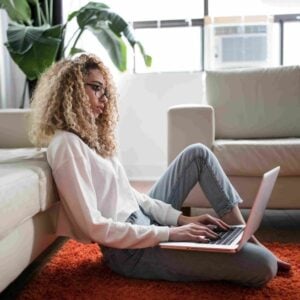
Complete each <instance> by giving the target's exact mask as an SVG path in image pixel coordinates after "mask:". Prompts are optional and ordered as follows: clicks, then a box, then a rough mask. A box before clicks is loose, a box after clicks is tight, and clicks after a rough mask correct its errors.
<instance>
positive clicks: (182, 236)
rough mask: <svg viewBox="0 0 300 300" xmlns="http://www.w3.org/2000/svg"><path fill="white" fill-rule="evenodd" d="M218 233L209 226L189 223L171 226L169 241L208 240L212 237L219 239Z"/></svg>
mask: <svg viewBox="0 0 300 300" xmlns="http://www.w3.org/2000/svg"><path fill="white" fill-rule="evenodd" d="M217 238H218V234H217V233H215V232H213V231H212V230H211V229H210V228H209V227H208V226H205V225H200V224H194V223H189V224H186V225H182V226H178V227H171V228H170V234H169V241H177V242H184V241H189V242H208V241H209V240H210V239H217Z"/></svg>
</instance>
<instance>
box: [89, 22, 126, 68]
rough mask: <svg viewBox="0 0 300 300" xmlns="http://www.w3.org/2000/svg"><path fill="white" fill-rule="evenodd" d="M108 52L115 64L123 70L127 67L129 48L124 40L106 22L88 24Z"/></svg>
mask: <svg viewBox="0 0 300 300" xmlns="http://www.w3.org/2000/svg"><path fill="white" fill-rule="evenodd" d="M87 29H88V30H90V31H91V32H92V33H93V34H94V35H95V36H96V38H97V39H98V40H99V41H100V43H101V44H102V45H103V47H104V48H105V49H106V51H107V52H108V54H109V56H110V58H111V60H112V62H113V63H114V65H115V66H116V67H117V68H118V69H119V70H120V71H121V72H124V71H126V68H127V48H126V45H125V43H124V41H123V40H122V39H121V38H120V37H118V36H117V35H116V34H114V32H113V31H111V30H110V28H109V27H108V25H107V24H106V23H105V22H97V24H92V23H91V24H90V25H89V26H87Z"/></svg>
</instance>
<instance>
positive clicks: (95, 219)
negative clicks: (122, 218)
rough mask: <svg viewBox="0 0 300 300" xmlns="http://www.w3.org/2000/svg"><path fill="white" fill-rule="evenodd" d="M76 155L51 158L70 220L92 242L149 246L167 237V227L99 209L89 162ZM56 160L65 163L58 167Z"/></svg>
mask: <svg viewBox="0 0 300 300" xmlns="http://www.w3.org/2000/svg"><path fill="white" fill-rule="evenodd" d="M63 152H65V151H60V153H63ZM76 154H77V153H75V154H74V153H73V154H72V155H71V154H70V155H68V156H67V159H66V156H65V155H64V158H63V159H60V158H59V157H57V159H52V160H51V161H52V163H53V168H52V171H53V177H54V180H55V183H56V185H57V188H58V191H59V194H60V198H61V201H62V202H63V206H64V208H65V210H66V212H67V214H68V217H69V218H70V220H71V221H72V222H73V223H75V224H74V225H75V226H76V227H78V228H79V229H80V230H81V231H82V232H83V234H85V235H86V236H87V237H88V238H89V239H90V240H91V241H93V242H96V243H99V244H102V245H105V246H108V247H113V248H146V247H152V246H155V245H157V244H158V243H159V242H162V241H167V240H168V238H169V228H168V227H167V226H155V225H151V226H141V225H132V224H130V223H125V222H117V221H114V220H112V219H111V218H105V217H104V216H102V214H101V212H100V211H99V210H98V208H97V198H96V193H95V190H94V186H93V181H92V178H91V171H90V165H89V162H88V161H87V160H86V158H85V157H84V156H76ZM55 158H56V157H55ZM55 161H63V163H62V164H59V165H58V166H55ZM51 167H52V166H51Z"/></svg>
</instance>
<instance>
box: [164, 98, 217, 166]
mask: <svg viewBox="0 0 300 300" xmlns="http://www.w3.org/2000/svg"><path fill="white" fill-rule="evenodd" d="M214 139H215V121H214V109H213V107H212V106H210V105H197V104H193V105H176V106H172V107H170V108H169V110H168V164H170V162H171V161H172V160H173V159H174V158H175V157H176V156H177V155H178V153H180V152H181V151H182V150H183V149H184V148H185V147H187V146H188V145H190V144H194V143H202V144H204V145H206V146H207V147H209V148H211V147H212V144H213V141H214Z"/></svg>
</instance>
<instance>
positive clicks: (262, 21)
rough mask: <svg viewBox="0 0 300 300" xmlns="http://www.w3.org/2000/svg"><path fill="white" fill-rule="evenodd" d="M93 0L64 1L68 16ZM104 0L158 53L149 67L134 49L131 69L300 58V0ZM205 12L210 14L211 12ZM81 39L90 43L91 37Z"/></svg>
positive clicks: (177, 69) (252, 63) (181, 68)
mask: <svg viewBox="0 0 300 300" xmlns="http://www.w3.org/2000/svg"><path fill="white" fill-rule="evenodd" d="M87 2H88V0H74V1H64V2H63V5H64V12H65V18H66V16H67V14H68V13H69V12H70V11H73V10H75V9H79V8H80V7H81V6H83V5H85V4H86V3H87ZM104 3H106V4H107V5H109V6H110V7H111V8H112V10H114V11H116V12H117V13H119V14H120V15H121V16H123V17H124V18H125V19H126V21H128V22H130V23H131V24H132V26H133V28H134V31H135V36H136V37H137V38H138V39H139V40H140V41H141V42H142V44H143V45H144V47H145V50H146V52H147V53H148V54H150V55H151V56H152V58H153V64H152V67H151V68H147V67H146V66H145V65H144V62H143V60H142V58H141V56H140V55H139V54H137V55H134V52H132V51H128V53H129V55H130V57H129V67H130V70H132V71H134V72H137V73H148V72H180V71H202V70H205V69H223V68H238V67H253V66H274V65H282V64H297V63H299V62H300V58H299V55H298V54H297V53H299V50H300V46H297V45H298V44H299V43H295V42H294V40H295V36H299V31H300V22H299V21H300V1H299V0H286V1H281V0H251V1H250V0H247V1H240V0H185V1H180V0H173V1H172V0H163V1H161V0H152V1H147V0H123V1H120V0H107V1H104ZM206 5H207V6H206ZM204 12H206V14H208V15H207V16H205V17H204V14H205V13H204ZM297 13H299V17H298V15H297ZM207 20H210V21H209V22H207ZM204 24H205V25H204ZM67 34H68V33H67ZM83 37H84V39H89V45H90V47H89V49H95V52H96V51H97V52H100V53H101V55H104V56H105V55H106V54H105V51H103V52H101V49H100V48H99V45H98V43H96V42H93V41H92V39H93V37H92V35H91V34H86V35H84V36H83ZM80 45H82V47H83V48H84V46H85V45H86V41H84V42H81V43H80ZM80 45H79V46H80ZM91 51H93V50H91ZM137 51H139V50H137ZM133 61H134V62H133Z"/></svg>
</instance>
